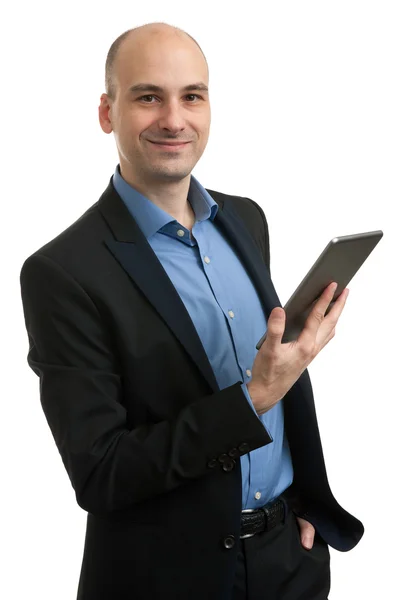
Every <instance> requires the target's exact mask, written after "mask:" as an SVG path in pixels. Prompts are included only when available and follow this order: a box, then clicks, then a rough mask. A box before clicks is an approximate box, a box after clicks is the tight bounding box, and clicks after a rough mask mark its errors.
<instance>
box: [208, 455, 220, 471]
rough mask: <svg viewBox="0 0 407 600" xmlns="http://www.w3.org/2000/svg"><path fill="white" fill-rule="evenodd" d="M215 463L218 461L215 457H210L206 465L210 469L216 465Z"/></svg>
mask: <svg viewBox="0 0 407 600" xmlns="http://www.w3.org/2000/svg"><path fill="white" fill-rule="evenodd" d="M217 464H218V461H217V459H216V458H212V460H210V461H209V462H208V464H207V466H208V467H209V468H210V469H213V467H216V465H217Z"/></svg>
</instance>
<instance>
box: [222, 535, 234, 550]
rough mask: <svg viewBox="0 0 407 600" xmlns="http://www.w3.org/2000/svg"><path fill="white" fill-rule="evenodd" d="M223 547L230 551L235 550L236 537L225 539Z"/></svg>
mask: <svg viewBox="0 0 407 600" xmlns="http://www.w3.org/2000/svg"><path fill="white" fill-rule="evenodd" d="M223 545H224V546H225V548H227V549H228V550H230V549H231V548H233V546H234V545H235V536H234V535H228V536H227V537H225V539H224V540H223Z"/></svg>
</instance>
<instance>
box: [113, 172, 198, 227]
mask: <svg viewBox="0 0 407 600" xmlns="http://www.w3.org/2000/svg"><path fill="white" fill-rule="evenodd" d="M120 174H121V176H122V177H123V179H124V180H125V181H126V182H127V183H128V184H129V185H131V187H133V188H134V189H135V190H137V191H138V192H139V193H140V194H142V195H143V196H145V197H146V198H148V199H149V200H150V202H153V204H155V205H156V206H158V207H159V208H161V209H162V210H164V211H165V212H167V213H168V214H169V215H171V216H172V217H173V218H174V219H176V220H177V221H178V222H179V223H180V224H181V225H183V226H184V227H186V228H187V229H189V230H190V231H191V230H192V227H193V225H194V223H195V213H194V211H193V209H192V206H191V204H190V203H189V202H188V192H189V187H190V184H191V175H188V176H187V177H184V178H183V179H181V180H177V181H171V182H168V181H156V180H155V181H145V180H143V179H142V178H141V177H139V176H137V177H136V176H135V175H133V174H132V173H131V172H127V170H126V168H125V167H124V168H123V167H122V166H121V165H120Z"/></svg>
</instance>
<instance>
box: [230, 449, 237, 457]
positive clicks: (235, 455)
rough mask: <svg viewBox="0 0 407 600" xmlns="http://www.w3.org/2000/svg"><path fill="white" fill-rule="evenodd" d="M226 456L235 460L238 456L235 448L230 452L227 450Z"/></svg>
mask: <svg viewBox="0 0 407 600" xmlns="http://www.w3.org/2000/svg"><path fill="white" fill-rule="evenodd" d="M228 454H229V456H231V457H232V458H237V457H238V456H239V450H238V449H237V448H232V450H229V452H228Z"/></svg>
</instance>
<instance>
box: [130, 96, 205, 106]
mask: <svg viewBox="0 0 407 600" xmlns="http://www.w3.org/2000/svg"><path fill="white" fill-rule="evenodd" d="M156 97H157V96H154V95H153V94H146V95H144V96H141V97H140V98H138V100H143V99H145V98H156ZM185 97H186V98H200V99H201V100H202V99H203V98H202V96H199V95H198V94H187V96H185ZM146 104H152V102H146Z"/></svg>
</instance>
